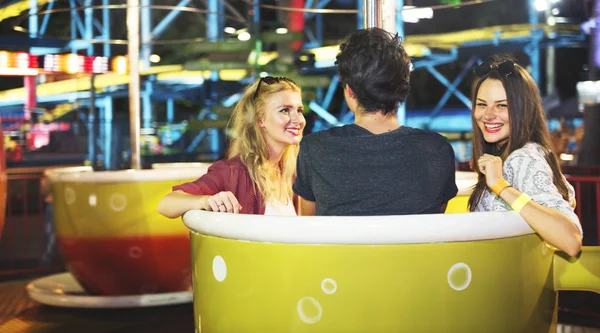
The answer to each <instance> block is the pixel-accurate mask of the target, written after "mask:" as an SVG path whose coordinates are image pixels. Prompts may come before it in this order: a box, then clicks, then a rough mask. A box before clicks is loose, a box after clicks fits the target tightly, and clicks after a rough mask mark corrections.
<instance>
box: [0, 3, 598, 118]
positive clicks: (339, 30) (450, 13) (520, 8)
mask: <svg viewBox="0 0 600 333" xmlns="http://www.w3.org/2000/svg"><path fill="white" fill-rule="evenodd" d="M448 2H451V3H452V2H456V1H455V0H406V1H405V5H414V6H432V5H440V4H443V3H448ZM463 2H464V1H463ZM114 3H122V2H114ZM177 3H178V1H176V0H155V1H154V4H161V5H176V4H177ZM230 3H231V4H232V5H234V6H235V7H236V8H237V9H238V10H239V11H240V12H241V13H243V14H247V13H248V12H249V10H250V6H249V5H248V4H247V3H245V2H244V1H242V0H230ZM261 3H262V4H266V5H278V4H281V3H280V1H278V0H264V1H261ZM192 5H193V6H195V7H198V8H204V4H203V2H202V1H198V0H196V1H193V2H192ZM67 6H68V3H67V1H63V0H58V1H57V3H56V4H55V8H61V7H62V8H65V7H67ZM355 6H356V0H333V1H331V2H330V3H329V5H328V6H327V8H347V9H353V8H356V7H355ZM527 6H528V1H527V0H495V1H489V2H484V3H481V4H475V5H469V6H462V7H460V8H445V9H436V10H435V11H434V17H433V19H430V20H421V21H420V22H418V23H406V24H405V33H406V34H407V35H419V34H435V33H443V32H453V31H461V30H466V29H476V28H481V27H487V26H494V25H504V24H512V23H527V20H528V11H527ZM558 6H559V7H558V8H559V9H560V13H559V15H558V16H560V17H567V18H569V20H570V21H571V22H572V23H575V24H579V23H581V22H583V21H585V20H586V19H587V17H589V13H588V12H587V9H586V7H589V1H586V0H561V1H560V3H559V4H558ZM167 13H168V11H165V10H154V11H153V15H154V17H153V20H154V22H155V24H156V22H159V21H160V20H161V18H162V17H164V16H165V15H166V14H167ZM69 20H70V17H69V14H68V13H59V14H53V15H52V16H51V19H50V24H49V28H48V30H47V33H46V35H47V36H49V37H56V38H65V39H66V38H67V37H68V36H69V35H70V24H69ZM261 20H262V22H263V26H269V25H270V26H272V25H273V24H275V23H276V22H277V13H276V11H274V10H272V9H267V8H263V9H262V10H261ZM111 21H112V22H113V29H112V36H111V37H112V38H118V39H125V38H126V27H125V10H121V9H117V10H112V11H111ZM540 21H541V22H543V21H544V18H543V17H542V15H540ZM118 22H122V23H123V24H118ZM356 22H357V20H356V15H355V14H330V15H328V16H327V19H325V20H323V27H324V29H323V30H324V32H323V36H324V40H325V43H324V44H325V45H327V44H333V43H338V42H339V41H340V40H341V39H343V38H344V36H346V35H347V34H348V33H350V32H352V31H353V30H355V29H356ZM115 23H116V24H115ZM15 26H21V27H26V26H27V15H25V14H23V15H21V16H20V17H17V18H12V19H8V20H4V21H2V22H0V34H4V35H6V34H10V35H18V34H22V33H19V32H16V31H15V29H14V27H15ZM238 28H239V27H238ZM204 35H205V23H204V20H203V19H202V17H199V14H195V13H185V12H184V13H182V14H181V15H180V16H179V17H178V18H177V19H176V20H175V22H174V23H173V24H172V25H171V26H170V27H169V28H168V29H167V31H166V32H165V33H164V34H163V36H162V37H161V39H162V40H172V39H177V38H190V37H202V36H204ZM0 48H3V47H2V46H1V45H0ZM100 48H101V46H97V50H98V54H100V52H101V49H100ZM126 50H127V49H126V46H113V48H112V55H120V54H126ZM154 53H157V54H159V55H160V56H161V58H162V60H161V63H160V64H161V65H166V64H173V63H180V62H181V57H182V54H181V46H180V45H175V46H173V45H166V46H165V45H162V46H161V45H159V46H156V47H155V48H154ZM588 53H589V50H588V49H587V48H560V49H557V50H556V66H555V75H556V77H557V80H556V85H557V91H558V94H559V96H560V98H561V99H562V100H564V99H567V98H569V97H572V96H574V95H575V94H576V90H575V85H576V83H577V82H578V81H581V80H585V79H587V78H588V77H587V76H588V74H587V64H588ZM513 55H514V56H516V57H517V59H518V60H519V62H520V63H521V64H523V65H527V62H528V57H527V55H526V54H524V53H522V52H521V53H516V54H513ZM482 56H484V55H482ZM465 60H466V59H465ZM544 60H545V51H543V50H542V52H541V73H542V82H541V87H542V93H543V94H545V93H546V92H545V91H543V90H544V89H543V87H544V72H545V61H544ZM463 65H464V61H462V62H461V61H458V62H454V63H451V64H446V65H441V66H439V67H438V68H437V69H438V70H439V71H440V72H441V73H442V74H444V75H445V76H446V77H447V78H450V79H452V78H454V77H455V76H456V75H457V74H458V73H459V71H460V70H461V68H462V66H463ZM22 84H23V83H22V80H21V79H20V78H15V77H2V78H1V79H0V91H2V90H6V89H10V88H16V87H22ZM469 84H470V80H469V79H468V78H467V79H465V80H464V81H463V83H462V84H461V85H460V87H459V89H460V90H461V91H462V92H463V93H465V94H466V95H468V92H469ZM445 91H446V88H445V87H444V86H443V85H442V84H441V83H439V82H438V81H437V80H436V79H435V78H434V77H433V76H432V75H431V74H429V73H428V72H427V71H425V70H417V71H415V72H414V73H413V75H412V88H411V96H410V99H409V100H408V102H407V107H408V108H427V107H431V106H432V105H435V104H436V103H437V101H438V100H439V99H440V98H441V96H442V95H443V94H444V92H445ZM448 105H449V106H451V105H460V103H459V102H458V100H457V99H455V98H454V97H452V98H451V99H450V100H449V102H448Z"/></svg>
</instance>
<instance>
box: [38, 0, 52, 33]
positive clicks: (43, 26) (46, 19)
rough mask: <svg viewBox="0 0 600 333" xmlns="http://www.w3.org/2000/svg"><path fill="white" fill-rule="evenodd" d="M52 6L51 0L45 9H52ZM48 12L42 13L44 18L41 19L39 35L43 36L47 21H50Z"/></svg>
mask: <svg viewBox="0 0 600 333" xmlns="http://www.w3.org/2000/svg"><path fill="white" fill-rule="evenodd" d="M53 7H54V1H51V2H50V3H49V4H48V8H47V10H52V8H53ZM50 15H51V14H50V13H46V14H45V15H44V19H43V21H42V27H41V28H40V33H39V34H40V36H43V35H44V34H45V33H46V28H48V21H50Z"/></svg>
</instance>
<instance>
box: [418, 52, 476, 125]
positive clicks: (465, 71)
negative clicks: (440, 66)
mask: <svg viewBox="0 0 600 333" xmlns="http://www.w3.org/2000/svg"><path fill="white" fill-rule="evenodd" d="M476 62H477V57H475V56H473V57H471V59H469V61H467V63H466V64H465V66H464V67H463V68H462V70H461V71H460V73H459V74H458V76H457V77H456V78H455V79H454V81H453V82H452V84H451V85H450V86H449V87H448V89H447V90H446V92H445V93H444V95H443V96H442V98H441V99H440V100H439V102H438V103H437V105H436V106H435V108H434V109H433V111H432V112H431V115H430V116H429V123H431V122H432V121H433V118H435V117H436V116H437V115H438V114H439V113H440V111H442V108H443V107H444V105H446V102H448V99H449V98H450V96H452V95H453V94H455V93H456V91H457V90H456V88H457V87H458V85H459V84H460V83H461V82H462V80H463V79H464V78H465V76H467V74H468V73H469V71H470V70H471V68H472V67H473V65H475V63H476ZM469 105H470V103H469Z"/></svg>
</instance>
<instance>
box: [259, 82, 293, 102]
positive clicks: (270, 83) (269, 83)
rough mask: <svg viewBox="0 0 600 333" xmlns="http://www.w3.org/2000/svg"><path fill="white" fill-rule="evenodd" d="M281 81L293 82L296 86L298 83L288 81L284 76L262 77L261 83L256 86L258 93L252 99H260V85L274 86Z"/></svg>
mask: <svg viewBox="0 0 600 333" xmlns="http://www.w3.org/2000/svg"><path fill="white" fill-rule="evenodd" d="M281 81H286V82H291V83H293V84H296V82H294V81H292V80H291V79H288V78H287V77H284V76H265V77H261V78H260V81H258V84H257V85H256V91H255V92H254V96H253V97H252V99H256V97H258V92H259V91H260V84H261V83H263V82H264V83H265V84H268V85H272V84H273V83H279V82H281Z"/></svg>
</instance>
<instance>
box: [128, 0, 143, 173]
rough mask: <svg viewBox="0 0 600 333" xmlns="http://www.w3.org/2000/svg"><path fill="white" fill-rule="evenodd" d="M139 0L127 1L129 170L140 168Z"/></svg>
mask: <svg viewBox="0 0 600 333" xmlns="http://www.w3.org/2000/svg"><path fill="white" fill-rule="evenodd" d="M139 7H140V0H127V37H128V38H127V39H128V45H127V46H128V47H127V49H128V51H129V52H128V55H129V136H130V139H131V168H132V169H140V168H141V166H142V165H141V155H140V66H139V59H140V57H139V54H140V42H139V38H140V8H139Z"/></svg>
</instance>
